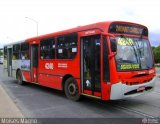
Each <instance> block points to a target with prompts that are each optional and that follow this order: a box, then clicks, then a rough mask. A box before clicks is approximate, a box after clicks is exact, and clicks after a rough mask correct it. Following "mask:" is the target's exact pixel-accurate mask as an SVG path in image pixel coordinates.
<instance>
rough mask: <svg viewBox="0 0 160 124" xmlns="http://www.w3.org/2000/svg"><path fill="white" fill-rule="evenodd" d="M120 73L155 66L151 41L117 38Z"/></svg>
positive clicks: (117, 58)
mask: <svg viewBox="0 0 160 124" xmlns="http://www.w3.org/2000/svg"><path fill="white" fill-rule="evenodd" d="M116 40H117V55H116V57H115V58H116V64H117V70H118V71H130V70H143V69H149V68H152V67H153V66H154V63H153V57H152V52H151V47H150V45H149V41H148V40H146V39H142V38H134V37H124V36H121V37H116Z"/></svg>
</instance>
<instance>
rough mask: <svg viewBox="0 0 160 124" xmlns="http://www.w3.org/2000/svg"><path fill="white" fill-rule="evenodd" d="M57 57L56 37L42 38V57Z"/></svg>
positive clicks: (46, 58) (47, 58)
mask: <svg viewBox="0 0 160 124" xmlns="http://www.w3.org/2000/svg"><path fill="white" fill-rule="evenodd" d="M54 58H55V39H54V38H48V39H43V40H41V43H40V59H44V60H49V59H54Z"/></svg>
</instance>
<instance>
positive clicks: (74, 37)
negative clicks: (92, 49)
mask: <svg viewBox="0 0 160 124" xmlns="http://www.w3.org/2000/svg"><path fill="white" fill-rule="evenodd" d="M67 37H68V39H67ZM59 38H63V41H62V43H64V45H63V46H59V42H60V41H59ZM71 39H73V40H72V41H71ZM66 41H69V43H68V44H70V45H68V46H66V44H65V43H66ZM73 42H75V46H71V43H73ZM73 48H76V52H75V55H72V56H73V57H71V58H69V57H68V58H59V57H58V54H59V53H58V50H59V49H62V50H64V49H65V50H66V49H67V50H68V51H70V49H71V51H72V49H73ZM71 53H74V52H71ZM77 54H78V33H77V32H75V33H69V34H65V35H60V36H58V37H57V39H56V59H57V60H74V59H75V58H76V57H77Z"/></svg>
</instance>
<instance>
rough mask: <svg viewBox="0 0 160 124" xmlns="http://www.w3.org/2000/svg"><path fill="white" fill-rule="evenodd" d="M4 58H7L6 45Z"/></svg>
mask: <svg viewBox="0 0 160 124" xmlns="http://www.w3.org/2000/svg"><path fill="white" fill-rule="evenodd" d="M4 59H7V47H4Z"/></svg>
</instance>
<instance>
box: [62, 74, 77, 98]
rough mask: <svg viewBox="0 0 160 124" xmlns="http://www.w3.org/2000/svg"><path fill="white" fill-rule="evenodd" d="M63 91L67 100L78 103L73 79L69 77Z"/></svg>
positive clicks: (75, 83) (75, 84)
mask: <svg viewBox="0 0 160 124" xmlns="http://www.w3.org/2000/svg"><path fill="white" fill-rule="evenodd" d="M64 90H65V94H66V96H67V98H69V99H71V100H73V101H78V100H79V99H80V94H79V91H78V84H77V82H76V80H75V79H74V78H73V77H70V78H68V79H67V80H66V82H65V86H64Z"/></svg>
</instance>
